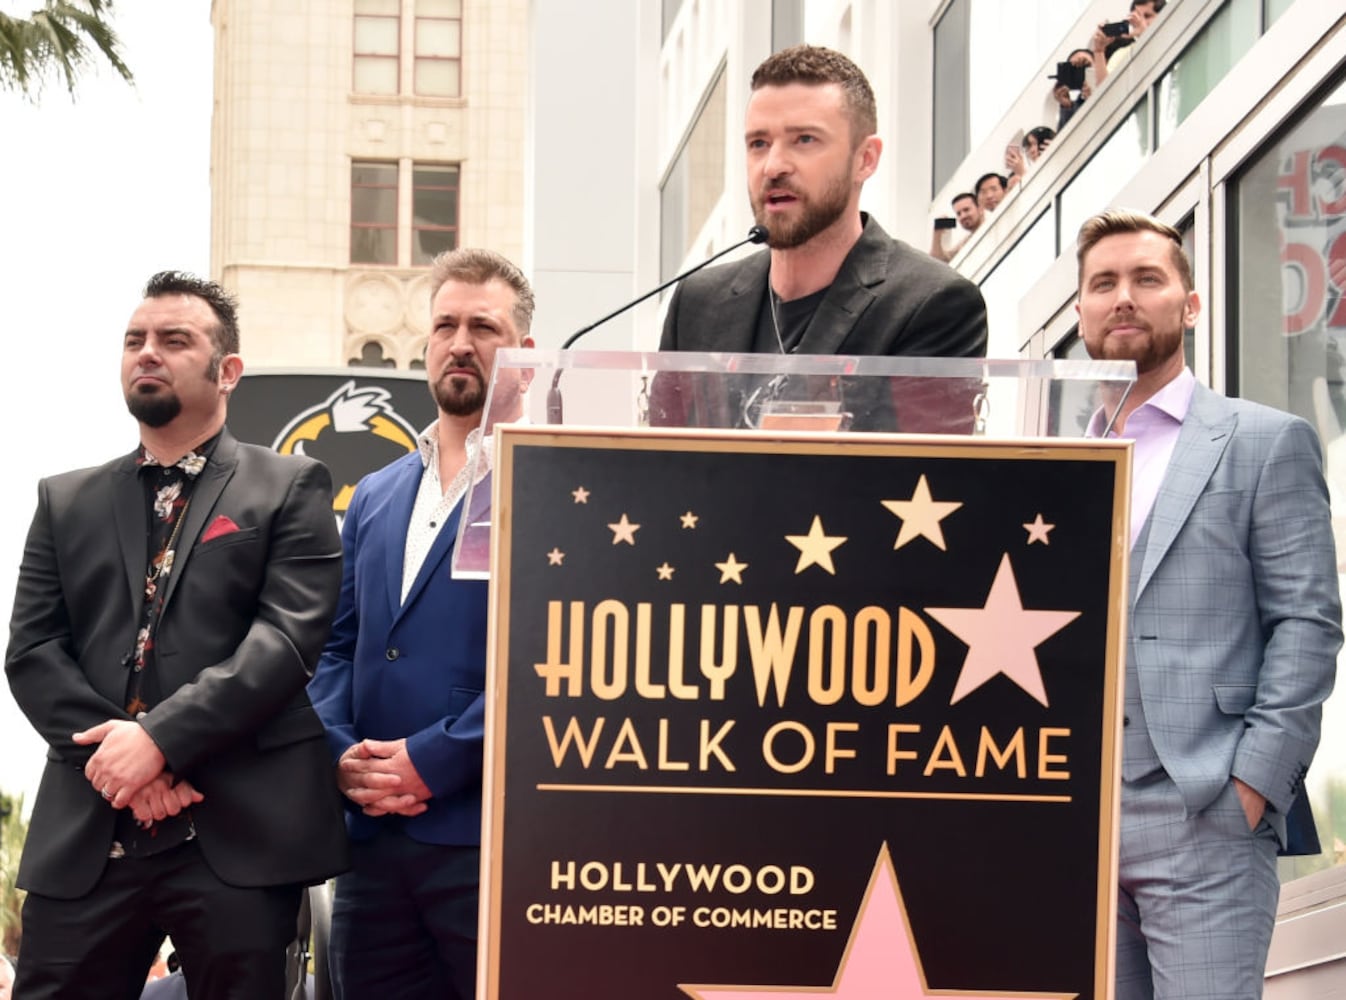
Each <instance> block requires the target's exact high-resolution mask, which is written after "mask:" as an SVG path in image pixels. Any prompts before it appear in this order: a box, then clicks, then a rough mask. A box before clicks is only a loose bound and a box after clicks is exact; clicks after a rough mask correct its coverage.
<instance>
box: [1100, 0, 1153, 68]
mask: <svg viewBox="0 0 1346 1000" xmlns="http://www.w3.org/2000/svg"><path fill="white" fill-rule="evenodd" d="M1166 4H1167V0H1131V10H1130V11H1129V12H1128V13H1127V15H1126V20H1125V21H1113V22H1107V21H1105V22H1104V23H1102V24H1100V25H1099V26H1098V30H1097V31H1095V32H1094V34H1093V37H1092V38H1090V39H1089V48H1090V50H1091V51H1092V52H1093V55H1094V82H1095V84H1099V83H1102V82H1103V81H1104V80H1106V79H1107V78H1108V74H1109V73H1115V72H1117V71H1118V70H1119V69H1121V68H1122V67H1123V66H1125V65H1126V62H1127V60H1129V59H1130V58H1131V46H1132V45H1134V44H1135V41H1136V39H1137V38H1139V37H1140V36H1141V35H1143V34H1144V33H1145V31H1146V29H1148V28H1149V26H1150V23H1151V22H1152V21H1153V20H1154V19H1155V18H1156V17H1158V16H1159V12H1160V11H1161V10H1163V9H1164V7H1165V5H1166Z"/></svg>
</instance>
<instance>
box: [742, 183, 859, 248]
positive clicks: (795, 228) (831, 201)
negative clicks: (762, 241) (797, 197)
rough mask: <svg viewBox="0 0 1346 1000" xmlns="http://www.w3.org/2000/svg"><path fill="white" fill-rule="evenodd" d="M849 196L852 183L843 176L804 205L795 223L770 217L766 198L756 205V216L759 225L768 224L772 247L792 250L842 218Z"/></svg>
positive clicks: (769, 242)
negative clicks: (816, 198)
mask: <svg viewBox="0 0 1346 1000" xmlns="http://www.w3.org/2000/svg"><path fill="white" fill-rule="evenodd" d="M850 196H851V190H850V185H849V182H848V181H847V179H846V178H845V177H842V178H840V180H839V183H837V184H834V185H833V186H831V187H829V188H827V190H825V191H823V193H822V196H821V197H820V198H819V199H818V200H817V201H814V202H812V203H811V204H807V205H805V206H804V210H803V213H802V214H801V215H800V216H799V218H798V219H797V220H795V221H794V222H786V221H785V220H784V219H778V218H768V217H767V213H766V204H765V199H763V201H761V202H759V203H758V204H756V205H754V206H753V207H754V212H753V215H754V216H755V217H756V219H757V224H758V225H759V226H763V227H765V228H766V230H767V231H768V232H769V233H770V234H771V237H770V239H768V240H767V243H766V245H767V246H769V247H770V248H771V249H772V250H793V249H794V248H795V247H800V246H803V245H804V244H805V243H807V242H808V241H809V240H811V239H813V237H815V236H817V235H818V234H819V233H821V232H822V231H823V230H824V229H826V228H827V227H828V226H830V225H832V224H833V223H834V222H836V221H837V220H838V219H840V218H841V216H842V215H843V214H844V213H845V211H846V204H847V202H849V201H850Z"/></svg>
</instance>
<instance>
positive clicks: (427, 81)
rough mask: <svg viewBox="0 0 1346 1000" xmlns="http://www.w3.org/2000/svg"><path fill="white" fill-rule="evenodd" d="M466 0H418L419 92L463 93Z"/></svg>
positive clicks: (417, 57)
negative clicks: (463, 2) (463, 0)
mask: <svg viewBox="0 0 1346 1000" xmlns="http://www.w3.org/2000/svg"><path fill="white" fill-rule="evenodd" d="M462 57H463V5H462V0H416V57H415V82H414V87H415V92H416V93H417V94H421V95H425V96H429V97H459V96H461V95H462Z"/></svg>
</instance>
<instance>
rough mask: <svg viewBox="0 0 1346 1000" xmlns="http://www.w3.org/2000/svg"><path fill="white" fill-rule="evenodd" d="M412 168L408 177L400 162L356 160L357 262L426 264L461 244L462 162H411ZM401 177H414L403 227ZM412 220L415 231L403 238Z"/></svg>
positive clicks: (353, 201) (353, 252)
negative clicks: (400, 198)
mask: <svg viewBox="0 0 1346 1000" xmlns="http://www.w3.org/2000/svg"><path fill="white" fill-rule="evenodd" d="M404 162H406V161H404ZM407 167H408V168H409V170H410V176H409V177H404V176H403V175H401V172H400V170H399V166H398V164H396V163H377V162H369V161H360V160H356V161H355V162H353V163H351V263H352V264H382V265H385V266H388V267H396V266H397V265H399V264H400V265H401V266H403V267H406V266H408V263H409V264H410V266H411V267H425V266H427V265H428V264H429V263H430V262H431V261H432V260H433V259H434V257H435V255H436V254H438V253H441V252H442V251H444V250H452V249H453V248H454V247H456V246H457V245H458V178H459V168H458V166H457V165H456V164H436V163H407ZM399 178H402V180H403V183H406V182H407V181H409V182H410V183H409V185H408V187H409V189H410V192H411V213H410V217H409V218H404V219H402V220H401V223H400V226H401V228H399V213H398V196H397V194H398V187H399ZM408 222H409V223H410V234H409V237H408V239H407V240H406V242H404V241H403V240H401V239H399V233H400V234H406V233H407V228H406V227H407V224H408ZM408 245H410V248H411V251H410V256H407V251H406V249H405V247H406V246H408Z"/></svg>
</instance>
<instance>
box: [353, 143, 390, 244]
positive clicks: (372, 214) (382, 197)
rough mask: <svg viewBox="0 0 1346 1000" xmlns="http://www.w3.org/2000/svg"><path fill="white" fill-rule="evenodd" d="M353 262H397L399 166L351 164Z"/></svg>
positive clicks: (388, 164)
mask: <svg viewBox="0 0 1346 1000" xmlns="http://www.w3.org/2000/svg"><path fill="white" fill-rule="evenodd" d="M351 263H352V264H396V263H397V164H396V163H361V162H355V163H352V164H351Z"/></svg>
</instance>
